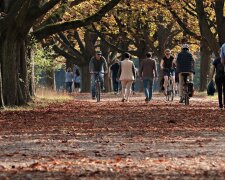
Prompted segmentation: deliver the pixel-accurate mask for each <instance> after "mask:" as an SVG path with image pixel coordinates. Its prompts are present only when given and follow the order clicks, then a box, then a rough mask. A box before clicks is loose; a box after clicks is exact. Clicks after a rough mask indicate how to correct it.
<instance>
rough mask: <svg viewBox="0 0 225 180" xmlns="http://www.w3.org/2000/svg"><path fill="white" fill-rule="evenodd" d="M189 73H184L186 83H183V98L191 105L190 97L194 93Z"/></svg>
mask: <svg viewBox="0 0 225 180" xmlns="http://www.w3.org/2000/svg"><path fill="white" fill-rule="evenodd" d="M189 75H190V74H189V73H182V76H183V77H184V84H183V97H182V98H183V100H184V104H185V105H189V99H190V97H192V93H193V83H191V82H190V81H189V78H188V77H189Z"/></svg>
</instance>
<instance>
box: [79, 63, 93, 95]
mask: <svg viewBox="0 0 225 180" xmlns="http://www.w3.org/2000/svg"><path fill="white" fill-rule="evenodd" d="M80 68H81V86H82V89H81V92H90V86H91V80H90V73H89V66H88V65H85V66H81V67H80Z"/></svg>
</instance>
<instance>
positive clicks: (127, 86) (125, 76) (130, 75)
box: [118, 52, 136, 102]
mask: <svg viewBox="0 0 225 180" xmlns="http://www.w3.org/2000/svg"><path fill="white" fill-rule="evenodd" d="M124 57H125V59H124V60H123V61H121V63H120V68H119V72H118V78H119V80H120V81H121V85H122V102H125V101H129V97H130V94H131V86H132V83H133V81H134V80H135V78H136V74H135V66H134V63H133V61H131V60H130V58H131V55H130V54H129V53H127V52H126V53H125V54H124Z"/></svg>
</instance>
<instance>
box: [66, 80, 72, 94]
mask: <svg viewBox="0 0 225 180" xmlns="http://www.w3.org/2000/svg"><path fill="white" fill-rule="evenodd" d="M72 84H73V82H66V90H67V92H69V93H71V92H72Z"/></svg>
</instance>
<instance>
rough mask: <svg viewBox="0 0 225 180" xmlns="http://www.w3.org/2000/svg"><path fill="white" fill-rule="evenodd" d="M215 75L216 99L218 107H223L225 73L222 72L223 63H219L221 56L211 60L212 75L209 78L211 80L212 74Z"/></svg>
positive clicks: (224, 101) (224, 105)
mask: <svg viewBox="0 0 225 180" xmlns="http://www.w3.org/2000/svg"><path fill="white" fill-rule="evenodd" d="M215 72H216V75H215V82H216V88H217V91H218V101H219V108H220V109H223V108H225V74H224V65H223V64H222V63H221V58H220V57H219V58H216V59H215V60H214V61H213V68H212V75H211V80H213V76H214V74H215Z"/></svg>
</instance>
